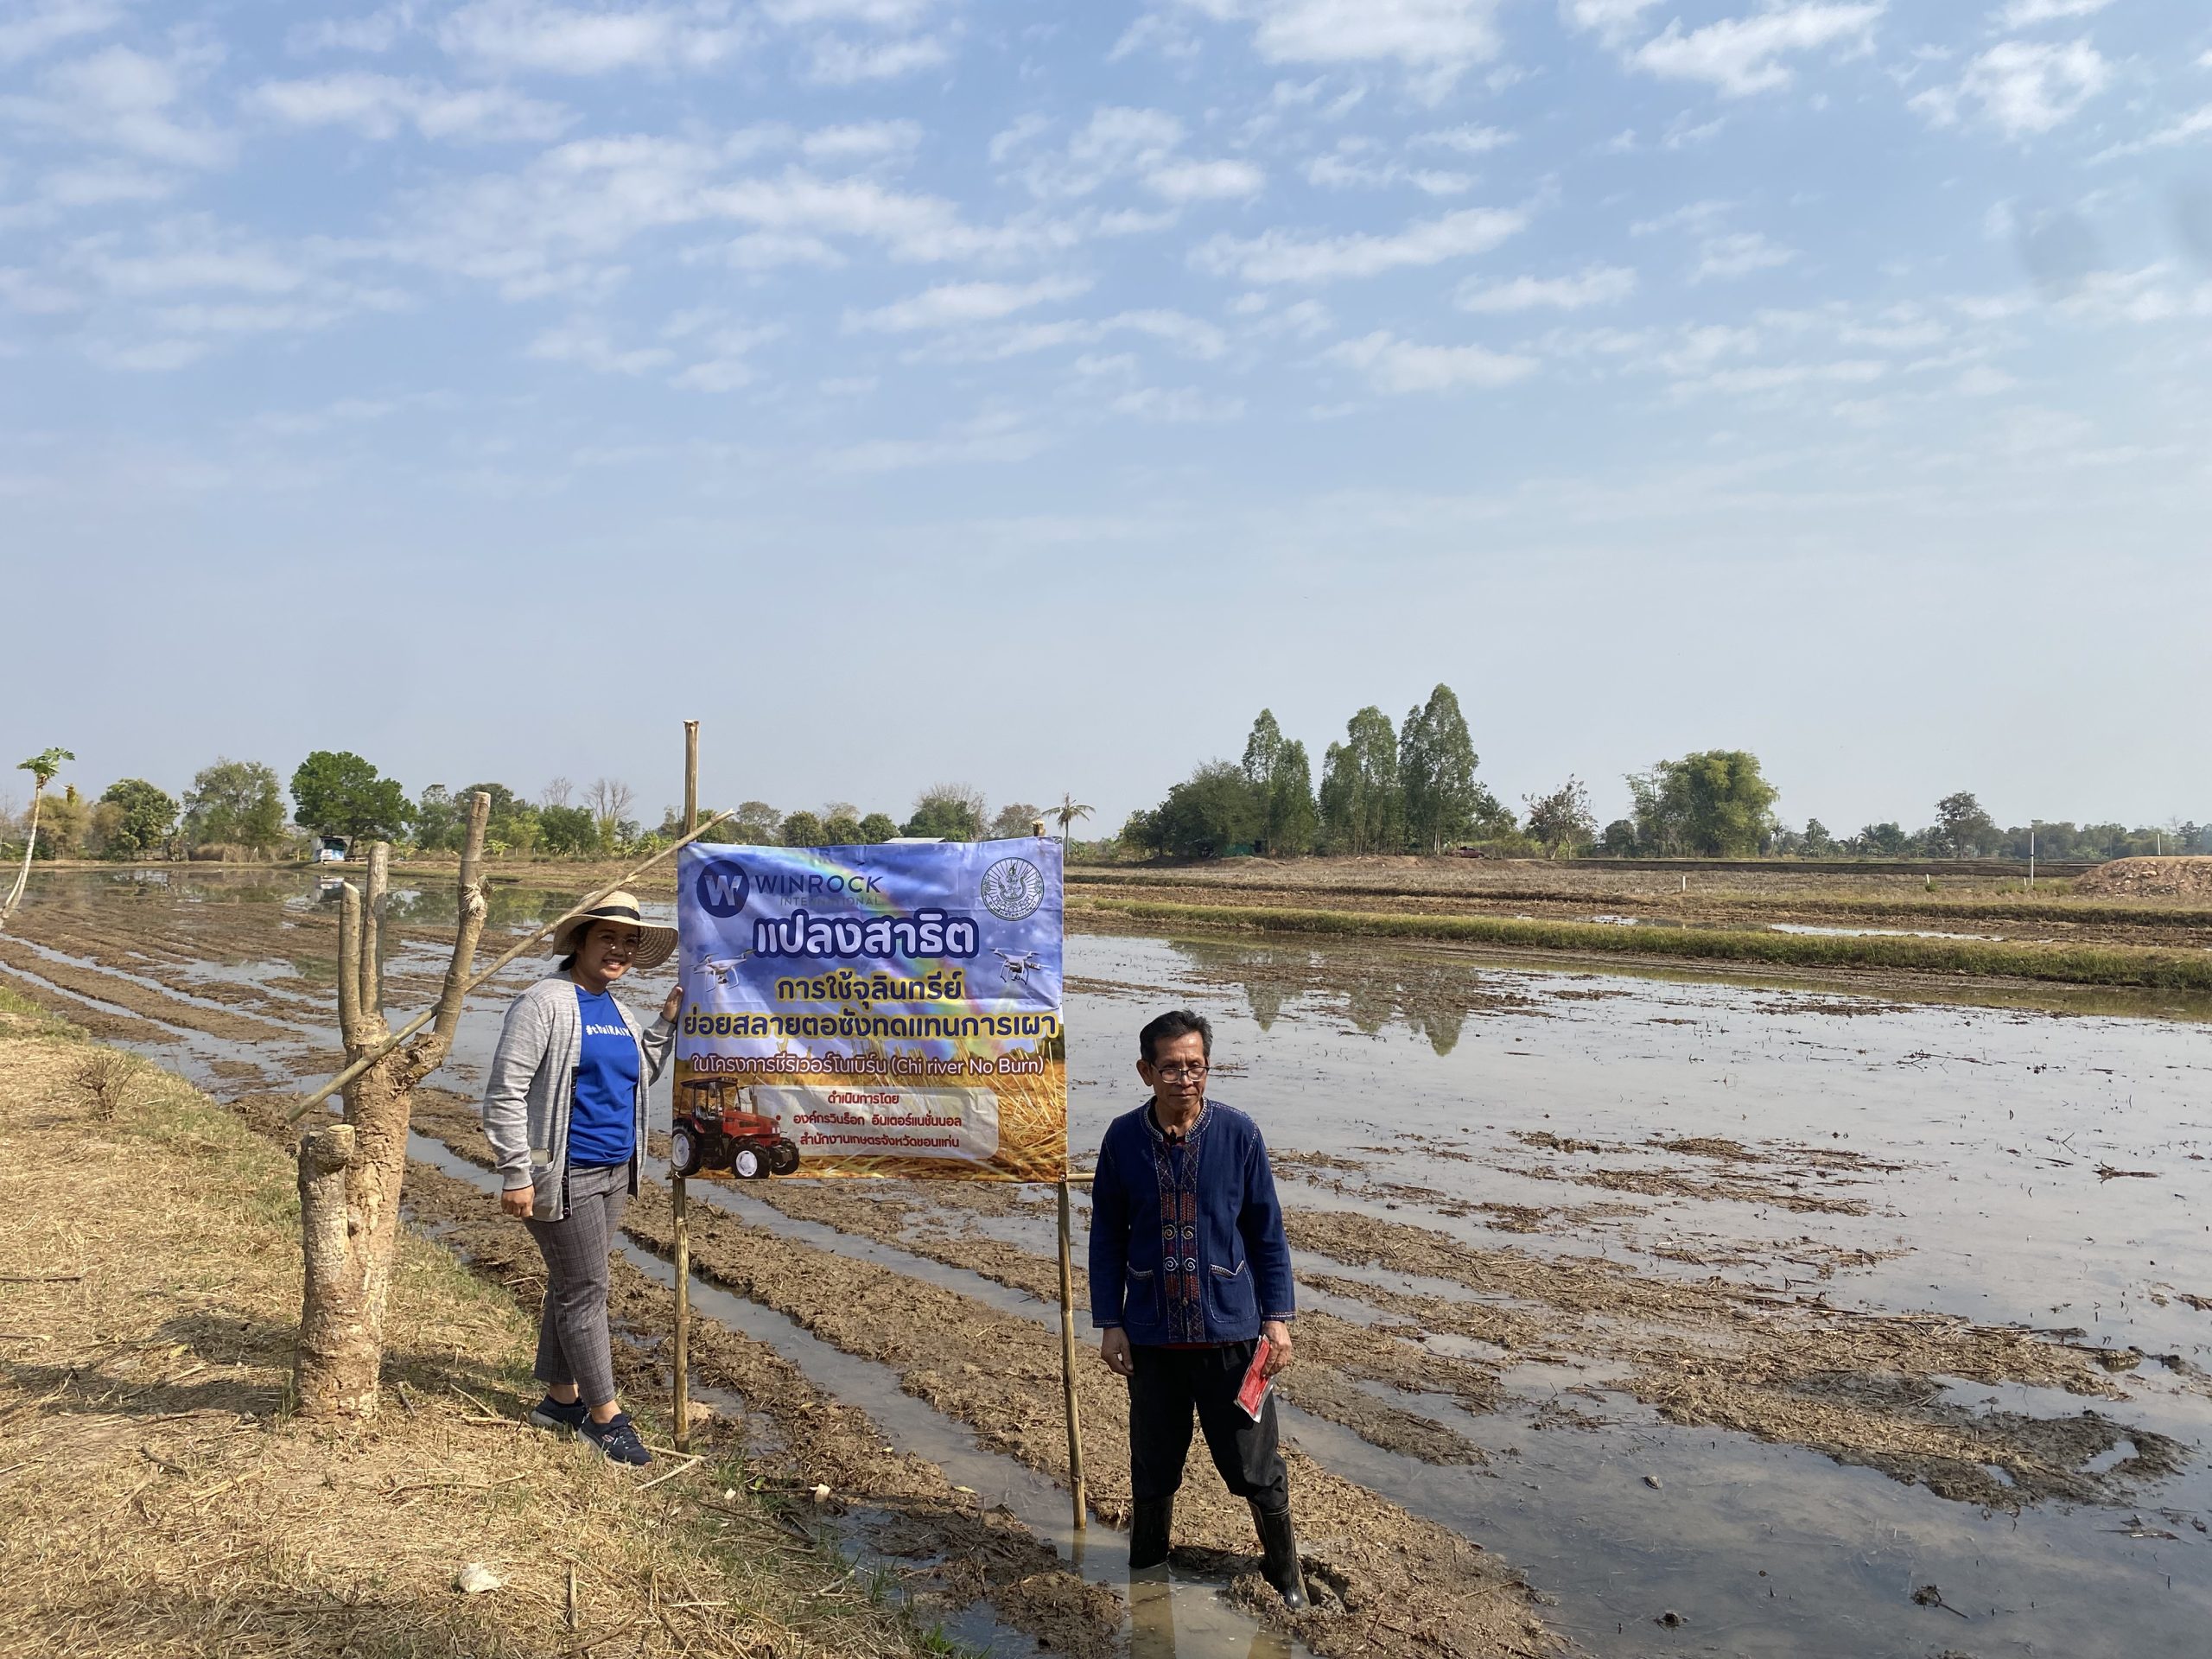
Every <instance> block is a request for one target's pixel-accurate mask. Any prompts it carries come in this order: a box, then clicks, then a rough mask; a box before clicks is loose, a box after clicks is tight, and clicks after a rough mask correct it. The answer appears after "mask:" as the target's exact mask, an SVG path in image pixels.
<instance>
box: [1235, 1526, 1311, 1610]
mask: <svg viewBox="0 0 2212 1659" xmlns="http://www.w3.org/2000/svg"><path fill="white" fill-rule="evenodd" d="M1246 1501H1247V1502H1248V1503H1250V1504H1251V1506H1252V1525H1253V1526H1254V1527H1255V1529H1257V1530H1258V1532H1259V1535H1260V1555H1261V1560H1260V1571H1261V1572H1262V1573H1264V1574H1265V1575H1266V1577H1267V1580H1268V1583H1269V1584H1272V1585H1273V1586H1274V1587H1275V1589H1276V1591H1277V1592H1280V1593H1281V1597H1282V1605H1284V1606H1286V1607H1287V1608H1290V1609H1291V1610H1292V1611H1297V1610H1298V1609H1299V1608H1300V1607H1303V1606H1304V1605H1306V1580H1305V1579H1304V1578H1303V1577H1302V1576H1301V1575H1300V1573H1299V1571H1298V1535H1297V1533H1296V1532H1295V1531H1294V1530H1293V1529H1292V1528H1291V1524H1290V1510H1289V1509H1288V1507H1287V1506H1286V1507H1285V1508H1282V1509H1280V1510H1263V1509H1262V1508H1261V1507H1260V1501H1259V1499H1257V1498H1249V1499H1247V1500H1246Z"/></svg>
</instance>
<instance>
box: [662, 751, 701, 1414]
mask: <svg viewBox="0 0 2212 1659" xmlns="http://www.w3.org/2000/svg"><path fill="white" fill-rule="evenodd" d="M698 827H699V722H698V721H696V720H687V721H684V722H683V833H684V835H685V836H691V835H693V834H696V832H697V830H698ZM682 972H683V961H682V958H681V957H678V958H677V973H678V974H681V973H682ZM673 1115H674V1109H673V1107H671V1119H672V1117H673ZM686 1185H687V1184H686V1183H685V1181H684V1179H683V1176H682V1175H680V1174H678V1173H677V1172H676V1171H675V1170H674V1169H673V1168H671V1170H670V1171H669V1173H668V1210H669V1218H670V1221H671V1224H673V1227H674V1230H675V1240H674V1243H675V1246H676V1261H675V1268H676V1363H675V1371H676V1408H675V1414H674V1417H673V1420H672V1422H671V1427H673V1429H674V1431H675V1434H676V1449H677V1451H679V1452H690V1449H691V1195H690V1192H688V1191H687V1190H686Z"/></svg>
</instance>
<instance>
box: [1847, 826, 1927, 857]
mask: <svg viewBox="0 0 2212 1659" xmlns="http://www.w3.org/2000/svg"><path fill="white" fill-rule="evenodd" d="M1851 850H1852V851H1853V852H1854V853H1873V854H1876V855H1879V856H1881V857H1883V858H1903V857H1904V856H1905V855H1907V854H1908V853H1910V851H1911V850H1912V836H1910V834H1908V833H1907V831H1906V829H1905V827H1904V825H1903V824H1901V823H1870V824H1868V825H1866V827H1865V828H1864V829H1861V830H1859V833H1858V834H1857V835H1855V836H1853V837H1852V838H1851Z"/></svg>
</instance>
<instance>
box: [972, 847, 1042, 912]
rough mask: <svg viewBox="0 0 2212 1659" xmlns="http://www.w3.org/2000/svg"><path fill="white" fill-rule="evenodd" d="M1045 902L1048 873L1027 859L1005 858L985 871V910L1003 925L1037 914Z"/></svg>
mask: <svg viewBox="0 0 2212 1659" xmlns="http://www.w3.org/2000/svg"><path fill="white" fill-rule="evenodd" d="M1044 902H1045V873H1044V872H1043V871H1042V870H1040V869H1039V868H1037V867H1036V866H1035V865H1034V864H1032V863H1031V862H1030V861H1028V860H1027V859H1026V858H1002V859H1001V860H999V861H998V862H997V863H995V864H994V865H992V866H991V868H988V870H985V871H984V872H983V908H984V909H985V910H988V911H989V912H991V914H992V915H994V916H995V917H997V918H999V919H1000V920H1001V921H1002V922H1018V921H1020V920H1021V919H1022V918H1024V917H1027V916H1030V915H1033V914H1034V913H1035V912H1036V909H1037V906H1039V905H1041V904H1043V903H1044Z"/></svg>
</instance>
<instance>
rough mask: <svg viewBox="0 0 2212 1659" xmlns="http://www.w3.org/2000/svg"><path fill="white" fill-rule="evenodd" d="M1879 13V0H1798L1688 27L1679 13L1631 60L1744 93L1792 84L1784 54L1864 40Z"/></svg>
mask: <svg viewBox="0 0 2212 1659" xmlns="http://www.w3.org/2000/svg"><path fill="white" fill-rule="evenodd" d="M1881 15H1882V6H1881V4H1880V3H1874V4H1866V5H1833V4H1821V3H1800V4H1796V5H1788V6H1782V7H1777V9H1775V10H1770V11H1762V12H1758V13H1754V14H1753V15H1752V16H1748V17H1729V18H1724V19H1722V20H1721V21H1720V22H1717V23H1708V24H1707V25H1706V26H1705V27H1704V28H1703V29H1692V30H1689V31H1688V32H1687V33H1685V32H1684V30H1683V29H1682V25H1681V19H1680V18H1677V19H1675V21H1674V22H1670V23H1669V24H1668V25H1667V28H1666V31H1665V32H1664V33H1663V34H1661V35H1657V36H1656V37H1654V38H1653V39H1651V40H1649V41H1645V42H1644V43H1643V45H1642V46H1640V47H1638V48H1637V49H1636V51H1635V52H1634V53H1633V54H1630V61H1631V62H1632V63H1634V64H1636V65H1637V67H1640V68H1642V69H1644V70H1646V71H1648V72H1649V73H1652V74H1655V75H1660V76H1664V77H1668V78H1671V79H1680V80H1705V81H1710V82H1712V83H1713V85H1714V86H1717V87H1719V89H1720V90H1721V91H1722V92H1725V93H1726V94H1728V95H1729V96H1731V97H1737V98H1741V97H1745V96H1747V95H1749V94H1751V93H1752V92H1771V91H1773V90H1774V89H1775V88H1777V87H1779V86H1788V85H1789V80H1790V71H1789V66H1788V65H1787V64H1785V63H1783V61H1782V60H1783V58H1785V57H1788V56H1789V55H1790V54H1796V53H1802V52H1814V51H1818V50H1820V49H1821V48H1823V47H1828V46H1838V45H1853V46H1863V45H1865V44H1866V41H1867V40H1868V38H1869V36H1870V35H1871V33H1872V29H1873V26H1874V20H1875V19H1876V18H1877V17H1879V16H1881Z"/></svg>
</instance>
